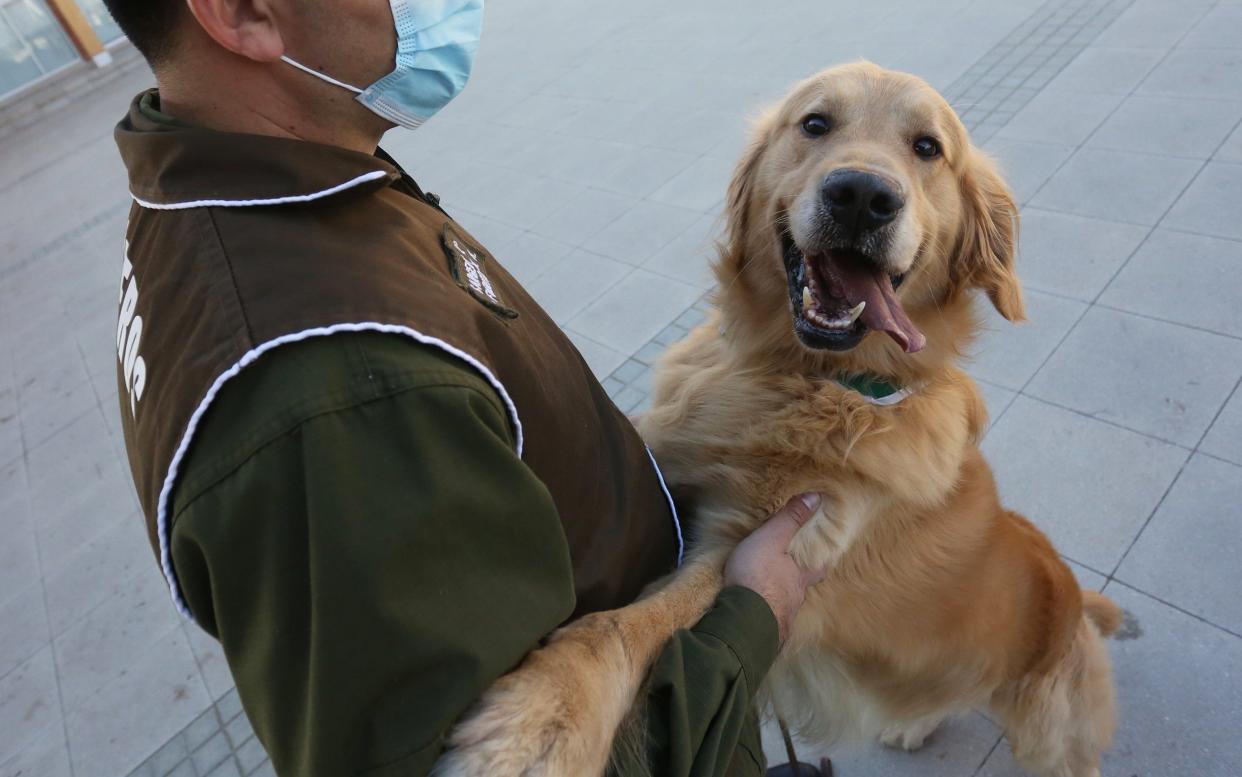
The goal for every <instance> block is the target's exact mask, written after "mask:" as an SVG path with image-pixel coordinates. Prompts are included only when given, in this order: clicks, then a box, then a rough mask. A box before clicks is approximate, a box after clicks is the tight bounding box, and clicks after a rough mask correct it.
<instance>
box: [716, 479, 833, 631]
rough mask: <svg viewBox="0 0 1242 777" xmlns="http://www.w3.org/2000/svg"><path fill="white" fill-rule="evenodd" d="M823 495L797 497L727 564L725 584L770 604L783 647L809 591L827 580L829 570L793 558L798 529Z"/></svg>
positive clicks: (807, 518)
mask: <svg viewBox="0 0 1242 777" xmlns="http://www.w3.org/2000/svg"><path fill="white" fill-rule="evenodd" d="M819 502H820V497H819V494H803V495H802V496H796V497H794V498H793V499H791V500H789V502H788V503H787V504H786V505H785V506H784V507H782V508H781V509H780V510H779V511H777V512H776V513H775V514H773V515H772V517H771V518H769V519H768V520H767V521H766V522H765V523H764V524H763V525H762V526H760V527H759V528H758V529H756V530H755V531H754V533H753V534H751V535H750V536H749V537H747V538H746V539H744V540H742V541H741V543H739V544H738V546H737V547H736V548H734V549H733V554H732V555H731V556H729V561H728V563H726V564H725V571H724V584H725V585H726V586H729V585H741V586H746V587H747V588H749V589H751V590H752V591H754V592H755V593H757V594H759V595H760V596H762V597H763V598H764V600H765V601H767V603H768V606H769V607H771V608H772V613H773V614H774V615H775V616H776V625H777V628H778V629H779V630H780V639H781V644H782V645H784V644H785V638H786V637H788V636H789V627H790V626H792V625H793V619H794V616H795V615H797V614H798V608H800V607H801V606H802V600H803V599H804V598H806V589H807V588H809V587H811V586H813V585H815V584H816V583H818V582H819V581H820V580H823V579H824V575H825V574H827V571H828V570H827V568H826V567H825V568H823V569H805V568H803V567H801V566H799V565H798V563H797V562H796V561H794V560H793V558H792V557H790V555H789V543H790V542H792V541H793V537H794V535H795V534H797V533H798V529H801V528H802V525H803V524H805V523H806V522H807V521H808V520H810V518H811V516H812V515H814V514H815V511H816V510H817V509H819Z"/></svg>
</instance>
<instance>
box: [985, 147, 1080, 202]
mask: <svg viewBox="0 0 1242 777" xmlns="http://www.w3.org/2000/svg"><path fill="white" fill-rule="evenodd" d="M984 148H985V149H986V150H987V151H988V152H989V153H991V154H992V155H994V156H995V157H996V159H997V161H998V162H999V163H1000V169H1001V173H1002V174H1003V175H1004V176H1005V181H1006V182H1007V183H1008V184H1009V187H1010V188H1011V189H1012V190H1013V194H1014V197H1016V198H1017V200H1018V202H1019V203H1025V202H1028V201H1029V200H1030V199H1031V197H1033V196H1034V195H1035V192H1037V191H1039V188H1040V187H1041V186H1043V185H1044V183H1045V182H1046V181H1047V180H1048V179H1049V178H1051V177H1052V174H1053V173H1054V172H1056V170H1057V168H1059V167H1060V166H1061V165H1062V164H1064V163H1065V160H1067V159H1069V157H1070V154H1072V153H1074V147H1073V146H1063V145H1058V144H1051V143H1030V142H1027V141H1023V140H1011V139H1008V138H999V137H995V138H992V139H990V140H988V141H987V142H986V143H985V144H984Z"/></svg>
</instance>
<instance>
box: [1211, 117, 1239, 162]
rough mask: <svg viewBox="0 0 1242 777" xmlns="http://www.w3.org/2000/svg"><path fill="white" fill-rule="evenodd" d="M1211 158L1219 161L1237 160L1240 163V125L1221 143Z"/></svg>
mask: <svg viewBox="0 0 1242 777" xmlns="http://www.w3.org/2000/svg"><path fill="white" fill-rule="evenodd" d="M1212 158H1213V159H1215V160H1217V161H1220V162H1239V163H1242V126H1239V127H1238V128H1237V129H1235V130H1234V131H1233V134H1231V135H1230V136H1229V137H1228V138H1226V140H1225V142H1224V143H1223V144H1221V147H1220V149H1219V150H1217V152H1216V155H1215V156H1214V157H1212Z"/></svg>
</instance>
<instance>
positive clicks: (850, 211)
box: [716, 62, 1024, 356]
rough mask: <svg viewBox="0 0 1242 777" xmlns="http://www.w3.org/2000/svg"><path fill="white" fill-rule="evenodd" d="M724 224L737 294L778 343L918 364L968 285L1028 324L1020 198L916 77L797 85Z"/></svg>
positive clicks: (865, 73) (730, 278)
mask: <svg viewBox="0 0 1242 777" xmlns="http://www.w3.org/2000/svg"><path fill="white" fill-rule="evenodd" d="M727 219H728V230H729V237H728V240H727V242H726V245H725V247H724V250H723V252H722V257H721V261H720V262H719V263H718V265H717V268H716V269H717V274H718V276H719V280H720V283H721V287H722V288H723V289H724V291H725V294H726V295H728V294H730V293H737V289H735V288H734V287H737V286H740V288H741V290H742V291H743V292H744V293H745V294H746V295H747V296H748V297H750V299H748V300H747V302H746V305H745V306H746V307H747V308H749V309H750V310H751V311H755V312H764V313H767V314H773V315H766V316H765V318H769V319H771V318H782V320H783V331H782V332H781V334H780V336H782V337H785V338H787V339H790V340H793V339H794V338H796V342H797V343H799V344H800V347H801V348H802V349H809V350H812V351H837V352H840V351H849V350H852V349H855V348H856V347H857V346H859V345H860V344H862V343H863V342H864V340H867V343H868V348H887V349H889V350H891V349H892V347H893V345H892V344H895V345H896V346H897V347H898V348H899V349H900V351H901V352H905V353H907V354H909V353H914V352H916V351H920V350H922V349H923V348H924V346H925V344H926V341H927V338H926V336H925V335H924V330H925V329H926V330H928V331H929V332H931V333H932V334H933V337H934V336H935V335H936V334H938V333H940V332H942V331H945V327H943V326H941V325H939V324H938V322H937V320H936V319H937V317H939V316H943V315H944V313H945V311H946V310H947V309H949V308H951V307H954V306H957V305H960V304H961V303H962V302H963V296H964V295H963V292H964V291H965V290H967V289H970V288H981V289H983V290H985V291H986V292H987V294H988V296H989V297H990V299H991V301H992V304H993V305H994V306H995V307H996V309H997V310H998V311H999V312H1000V313H1001V315H1003V316H1004V317H1005V318H1007V319H1009V320H1011V321H1017V320H1021V319H1022V318H1023V316H1024V312H1023V303H1022V290H1021V286H1020V285H1019V282H1018V279H1017V277H1016V275H1015V274H1014V271H1013V260H1014V247H1015V239H1016V230H1017V208H1016V206H1015V204H1014V201H1013V197H1012V195H1011V194H1010V192H1009V189H1008V188H1007V187H1006V186H1005V183H1004V182H1003V181H1002V180H1001V178H1000V176H999V175H998V174H997V172H996V170H995V168H994V166H993V165H992V163H991V162H990V161H989V160H988V159H987V158H986V157H985V156H984V155H983V154H982V153H980V152H979V151H977V150H976V149H975V148H974V147H973V146H972V145H971V143H970V139H969V137H968V136H967V133H966V130H965V128H964V127H963V126H962V123H961V121H960V120H959V119H958V118H957V115H956V114H955V113H954V112H953V109H952V108H950V107H949V105H948V103H946V102H945V100H944V99H943V98H942V97H941V96H940V95H939V94H937V93H936V92H935V90H933V89H932V88H931V87H930V86H928V85H927V84H926V83H925V82H923V81H922V80H920V79H918V78H916V77H914V76H911V75H907V74H904V73H896V72H893V71H890V70H885V69H883V68H880V67H877V66H875V65H872V64H870V63H866V62H861V63H856V64H851V65H845V66H841V67H836V68H832V69H830V70H827V71H825V72H823V73H821V74H819V75H817V76H815V77H813V78H811V79H809V80H807V81H805V82H803V83H802V84H800V85H798V86H797V87H795V88H794V90H793V91H792V92H791V93H790V95H789V96H788V97H787V98H786V99H785V100H784V101H783V102H782V103H781V104H780V105H779V106H778V107H777V108H776V109H774V110H773V111H771V112H770V113H769V114H768V115H767V116H765V117H764V119H763V120H762V121H761V122H760V125H759V126H758V127H757V129H756V132H755V135H754V137H753V140H752V143H751V146H750V148H749V149H748V151H747V152H746V154H745V156H744V158H743V159H742V162H741V163H740V165H739V166H738V169H737V172H736V174H735V176H734V180H733V183H732V184H731V186H730V189H729V198H728V206H727ZM756 305H757V306H759V307H758V311H756V307H755V306H756ZM778 309H779V310H781V311H788V313H792V320H791V319H790V317H789V315H788V313H785V314H784V315H783V316H776V315H774V314H775V313H776V311H777V310H778ZM750 323H752V324H753V323H755V322H754V321H753V316H752V320H751V322H750ZM958 328H960V327H958ZM950 329H952V327H950ZM872 332H882V333H885V334H887V335H888V337H889V338H891V344H888V343H883V341H884V338H883V337H873V338H869V339H868V338H867V335H868V334H869V333H872ZM774 336H775V335H774ZM882 343H883V344H882ZM770 345H771V343H769V346H770ZM944 345H945V347H947V348H955V347H956V344H948V343H946V344H944ZM895 355H898V352H896V351H894V352H893V353H892V354H890V356H895Z"/></svg>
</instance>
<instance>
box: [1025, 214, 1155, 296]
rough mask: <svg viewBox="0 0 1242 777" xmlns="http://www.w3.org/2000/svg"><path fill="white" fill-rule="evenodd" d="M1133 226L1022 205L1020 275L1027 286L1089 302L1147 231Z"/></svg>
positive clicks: (1144, 228) (1102, 288) (1145, 228)
mask: <svg viewBox="0 0 1242 777" xmlns="http://www.w3.org/2000/svg"><path fill="white" fill-rule="evenodd" d="M1147 232H1148V228H1147V227H1141V226H1138V225H1135V224H1123V223H1119V222H1114V221H1104V220H1101V219H1095V218H1088V217H1085V216H1075V215H1072V214H1068V213H1055V212H1053V211H1047V210H1040V209H1039V208H1026V209H1025V210H1023V211H1022V232H1021V238H1020V240H1021V244H1020V248H1019V252H1018V274H1019V275H1021V276H1022V279H1023V282H1024V283H1025V284H1026V286H1027V288H1031V289H1037V290H1043V291H1050V292H1054V293H1056V294H1061V295H1063V296H1067V297H1074V298H1076V299H1080V300H1084V301H1087V302H1090V301H1091V300H1094V299H1095V298H1096V296H1098V295H1099V293H1100V292H1101V291H1103V290H1104V287H1105V286H1106V285H1107V284H1108V282H1109V280H1110V279H1112V277H1113V276H1114V275H1115V274H1116V273H1117V270H1118V269H1120V268H1121V266H1122V265H1123V264H1125V262H1126V260H1127V259H1128V258H1129V257H1130V255H1131V254H1132V253H1133V252H1134V249H1135V248H1137V247H1138V245H1139V243H1140V242H1141V241H1142V240H1143V238H1144V237H1145V236H1146V235H1147Z"/></svg>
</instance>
